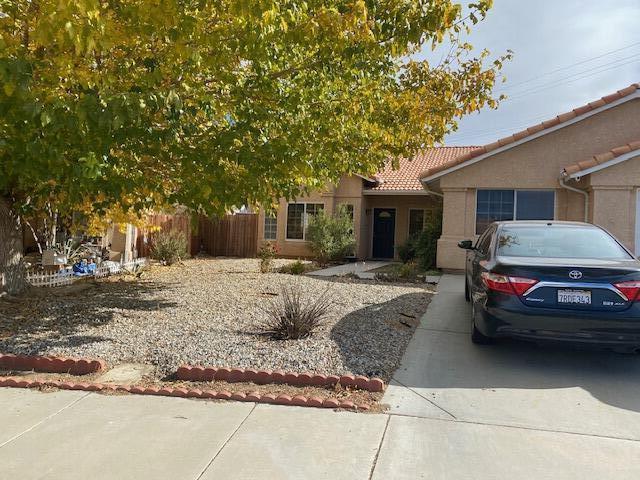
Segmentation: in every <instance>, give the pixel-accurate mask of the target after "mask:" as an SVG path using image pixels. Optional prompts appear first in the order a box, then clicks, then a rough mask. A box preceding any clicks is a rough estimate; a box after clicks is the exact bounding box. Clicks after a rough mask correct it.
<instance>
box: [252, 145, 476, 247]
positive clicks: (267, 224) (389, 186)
mask: <svg viewBox="0 0 640 480" xmlns="http://www.w3.org/2000/svg"><path fill="white" fill-rule="evenodd" d="M474 148H475V147H440V148H430V149H426V150H425V151H423V152H421V153H420V154H419V155H416V157H414V158H413V159H411V160H401V161H400V168H399V169H397V170H394V169H393V168H391V166H389V167H387V168H386V169H384V170H383V171H381V172H378V174H377V175H376V176H375V177H373V178H368V177H364V176H348V177H343V178H342V179H341V180H340V182H338V184H337V185H329V186H328V187H327V188H326V189H325V190H324V191H322V192H316V193H313V194H311V195H309V196H307V197H304V198H299V199H295V200H294V201H290V202H287V201H286V200H285V199H281V200H280V204H279V207H278V209H277V213H276V215H275V216H273V217H270V216H269V215H265V212H264V211H261V212H260V214H259V215H260V217H259V221H258V242H259V244H260V245H259V247H260V246H261V245H262V244H263V243H264V242H266V241H273V242H276V243H277V244H278V247H279V249H280V255H282V256H286V257H310V256H312V253H311V250H310V248H309V244H308V242H307V241H306V239H305V236H306V225H307V223H308V219H309V217H310V216H311V215H313V214H314V213H315V212H316V211H318V210H319V209H323V210H324V211H326V212H335V211H336V209H337V207H338V205H340V204H346V205H348V206H349V207H348V208H349V209H350V210H351V211H352V212H353V222H354V232H355V237H356V255H357V256H358V258H361V259H366V258H377V259H392V258H396V257H397V246H398V245H400V244H402V243H403V242H404V241H405V240H406V239H407V237H408V236H409V235H410V234H412V233H414V232H417V231H420V230H421V229H422V228H423V227H424V225H425V224H426V222H429V221H430V220H431V219H432V218H433V216H434V215H439V214H440V211H441V203H442V202H441V199H440V197H439V196H438V195H435V194H432V193H430V192H427V191H426V190H425V189H424V188H423V187H422V185H421V183H420V180H419V178H420V173H421V172H423V171H424V170H425V169H428V168H431V167H435V166H438V165H443V164H447V163H449V162H451V161H453V160H454V159H455V158H458V157H459V156H460V155H463V154H464V153H467V152H470V151H472V150H473V149H474Z"/></svg>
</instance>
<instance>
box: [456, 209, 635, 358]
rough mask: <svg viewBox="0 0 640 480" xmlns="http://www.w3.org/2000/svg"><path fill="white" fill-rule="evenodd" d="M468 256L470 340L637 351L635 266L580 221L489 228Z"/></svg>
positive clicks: (468, 245) (613, 242)
mask: <svg viewBox="0 0 640 480" xmlns="http://www.w3.org/2000/svg"><path fill="white" fill-rule="evenodd" d="M458 246H459V247H460V248H463V249H465V250H466V264H465V297H466V299H467V300H468V301H470V302H471V305H472V309H471V310H472V315H471V332H472V333H471V340H472V341H473V342H474V343H476V344H489V343H493V341H494V340H495V339H496V338H500V337H516V338H521V339H525V340H532V341H535V342H537V343H541V342H545V341H549V342H561V343H565V342H572V343H580V344H592V345H597V346H599V347H607V348H611V349H613V350H624V351H633V352H639V351H640V261H638V259H637V258H636V257H634V255H633V254H632V253H631V252H630V251H629V250H628V249H627V248H625V247H624V245H623V244H622V243H621V242H620V241H618V240H617V239H616V238H615V237H614V236H613V235H611V234H610V233H609V232H607V231H606V230H604V229H603V228H601V227H599V226H596V225H592V224H589V223H582V222H560V221H558V222H556V221H523V220H521V221H505V222H494V223H492V224H490V225H489V227H488V228H487V230H486V231H485V232H484V233H482V235H481V236H480V237H479V238H478V240H477V241H476V242H475V243H474V242H473V241H472V240H462V241H461V242H459V243H458Z"/></svg>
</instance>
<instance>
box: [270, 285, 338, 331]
mask: <svg viewBox="0 0 640 480" xmlns="http://www.w3.org/2000/svg"><path fill="white" fill-rule="evenodd" d="M280 297H281V298H280V301H278V302H273V303H272V304H271V306H270V307H269V308H267V309H266V310H265V311H266V313H267V315H268V316H269V318H268V320H267V321H266V323H265V324H264V325H263V329H264V331H265V332H266V333H268V334H271V335H273V336H274V337H276V338H279V339H282V340H297V339H300V338H305V337H308V336H309V335H311V334H312V333H313V331H314V330H315V329H316V328H317V327H318V326H320V325H321V324H322V321H323V319H324V317H325V316H326V315H327V313H328V312H329V309H330V308H331V301H330V299H329V297H328V296H327V293H326V292H325V293H324V294H322V295H320V296H319V297H318V298H317V299H316V300H315V301H314V302H312V303H305V301H304V300H303V298H302V293H301V290H300V287H298V286H290V287H285V286H283V287H282V290H281V296H280Z"/></svg>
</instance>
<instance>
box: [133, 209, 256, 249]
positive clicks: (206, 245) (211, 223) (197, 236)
mask: <svg viewBox="0 0 640 480" xmlns="http://www.w3.org/2000/svg"><path fill="white" fill-rule="evenodd" d="M149 223H150V224H152V225H154V226H158V227H160V229H161V230H163V231H169V230H174V229H175V230H179V231H181V232H183V233H184V234H185V236H186V237H187V244H188V245H189V250H190V252H189V253H190V254H191V255H196V254H198V253H199V252H201V251H203V252H205V253H208V254H209V255H213V256H224V257H255V256H256V254H257V249H258V215H257V214H245V213H243V214H236V215H225V216H224V217H222V218H219V219H209V218H207V217H205V216H202V215H201V216H200V217H199V218H198V222H197V224H193V223H192V221H191V217H190V216H189V215H182V214H180V215H153V216H151V217H150V218H149ZM149 240H150V236H149V234H147V235H139V236H138V240H137V248H138V255H139V256H148V255H149V253H150V252H149V250H150V242H149Z"/></svg>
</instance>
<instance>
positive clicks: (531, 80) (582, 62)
mask: <svg viewBox="0 0 640 480" xmlns="http://www.w3.org/2000/svg"><path fill="white" fill-rule="evenodd" d="M637 45H640V42H636V43H632V44H630V45H626V46H624V47H620V48H616V49H615V50H610V51H608V52H605V53H602V54H600V55H597V56H595V57H590V58H587V59H585V60H581V61H579V62H575V63H572V64H570V65H566V66H564V67H560V68H556V69H554V70H551V71H548V72H545V73H542V74H540V75H537V76H535V77H531V78H528V79H527V80H523V81H521V82H517V83H513V84H510V85H506V86H505V87H504V88H503V91H504V90H509V89H512V88H514V87H517V86H520V85H524V84H526V83H530V82H533V81H535V80H538V79H540V78H544V77H547V76H549V75H553V74H554V73H558V72H562V71H564V70H568V69H571V68H573V67H577V66H578V65H584V64H585V63H590V62H593V61H594V60H598V59H600V58H603V57H607V56H609V55H612V54H614V53H617V52H621V51H622V50H627V49H629V48H632V47H635V46H637Z"/></svg>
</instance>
